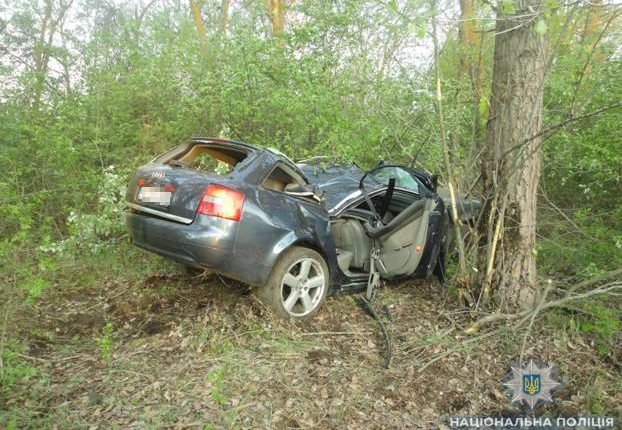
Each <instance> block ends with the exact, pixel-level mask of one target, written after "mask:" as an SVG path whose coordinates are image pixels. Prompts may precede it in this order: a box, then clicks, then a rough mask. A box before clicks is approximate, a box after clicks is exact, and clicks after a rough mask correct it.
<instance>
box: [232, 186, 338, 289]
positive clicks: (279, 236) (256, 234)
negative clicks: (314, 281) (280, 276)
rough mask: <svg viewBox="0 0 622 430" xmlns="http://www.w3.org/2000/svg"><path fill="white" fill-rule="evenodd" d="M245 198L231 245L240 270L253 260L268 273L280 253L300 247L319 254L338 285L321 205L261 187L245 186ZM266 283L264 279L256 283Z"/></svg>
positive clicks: (334, 256)
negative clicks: (311, 249)
mask: <svg viewBox="0 0 622 430" xmlns="http://www.w3.org/2000/svg"><path fill="white" fill-rule="evenodd" d="M246 196H247V200H246V202H245V205H244V212H243V215H242V220H241V221H240V225H239V229H238V232H237V233H238V234H237V238H236V245H235V258H236V260H238V261H239V262H240V263H241V264H240V269H241V270H245V264H244V262H247V261H257V262H258V263H259V265H261V266H262V267H264V268H265V269H266V270H265V271H264V273H268V274H269V272H270V271H271V269H272V267H273V266H274V264H275V263H276V262H277V260H278V259H279V258H280V256H281V255H283V253H284V252H286V251H287V250H288V249H289V248H290V247H292V246H295V245H302V246H308V247H311V248H314V249H316V250H317V251H319V252H320V253H321V254H322V255H323V256H324V258H325V259H326V262H327V264H328V266H329V267H330V269H331V280H332V281H333V282H339V279H340V278H339V273H338V272H337V271H336V267H337V257H336V254H335V245H334V243H333V239H332V236H331V234H330V223H329V217H328V212H327V211H326V209H325V208H324V207H323V206H322V205H319V204H315V203H312V202H307V201H305V200H303V199H299V198H296V197H292V196H288V195H286V194H284V193H280V192H278V191H273V190H269V189H265V188H263V187H261V186H256V187H249V188H248V189H247V190H246ZM243 275H244V277H246V278H249V274H243ZM266 280H267V276H266V277H265V278H262V279H259V282H256V283H260V284H261V283H265V282H266Z"/></svg>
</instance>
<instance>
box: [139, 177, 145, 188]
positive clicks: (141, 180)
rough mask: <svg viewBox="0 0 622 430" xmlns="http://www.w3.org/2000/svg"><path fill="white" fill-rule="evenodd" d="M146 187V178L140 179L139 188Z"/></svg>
mask: <svg viewBox="0 0 622 430" xmlns="http://www.w3.org/2000/svg"><path fill="white" fill-rule="evenodd" d="M144 185H145V178H140V179H139V180H138V186H139V187H143V186H144Z"/></svg>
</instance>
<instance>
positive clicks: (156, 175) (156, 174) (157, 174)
mask: <svg viewBox="0 0 622 430" xmlns="http://www.w3.org/2000/svg"><path fill="white" fill-rule="evenodd" d="M164 175H165V174H164V172H163V171H161V170H156V171H155V172H153V173H152V174H151V179H155V180H160V179H164Z"/></svg>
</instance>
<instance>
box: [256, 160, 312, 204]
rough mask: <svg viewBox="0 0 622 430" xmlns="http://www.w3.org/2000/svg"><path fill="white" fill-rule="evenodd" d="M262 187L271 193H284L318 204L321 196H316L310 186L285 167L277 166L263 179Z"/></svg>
mask: <svg viewBox="0 0 622 430" xmlns="http://www.w3.org/2000/svg"><path fill="white" fill-rule="evenodd" d="M262 186H263V187H264V188H267V189H269V190H272V191H278V192H280V193H285V194H288V195H291V196H293V197H300V198H303V199H306V200H310V201H315V202H319V201H320V200H321V196H319V195H318V193H317V190H315V189H314V188H313V187H312V186H311V185H309V184H307V183H306V182H305V180H304V179H302V177H300V175H298V174H296V173H295V172H294V171H292V169H290V168H289V167H287V166H286V165H283V164H281V165H277V166H276V167H275V168H274V169H273V170H272V172H270V174H269V175H268V177H267V178H266V179H264V181H263V183H262Z"/></svg>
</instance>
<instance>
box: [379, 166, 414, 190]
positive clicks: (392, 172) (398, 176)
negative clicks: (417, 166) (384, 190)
mask: <svg viewBox="0 0 622 430" xmlns="http://www.w3.org/2000/svg"><path fill="white" fill-rule="evenodd" d="M369 176H371V177H372V178H373V179H374V180H375V181H376V182H378V183H380V184H383V185H386V184H388V183H389V180H390V179H391V178H395V186H397V187H400V188H405V189H407V190H411V191H413V192H415V193H417V194H420V189H421V184H420V183H419V181H418V180H417V179H416V178H415V177H413V175H411V174H410V173H409V172H408V171H406V170H404V169H402V168H401V167H396V166H387V167H386V168H382V169H378V170H376V171H375V172H372V173H370V175H369Z"/></svg>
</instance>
